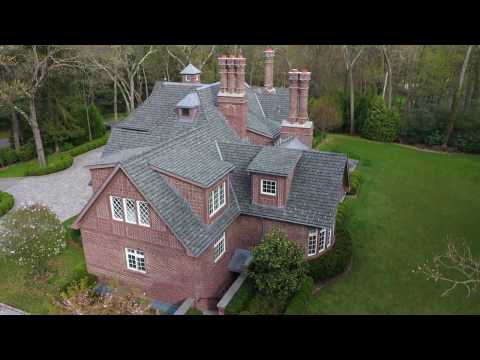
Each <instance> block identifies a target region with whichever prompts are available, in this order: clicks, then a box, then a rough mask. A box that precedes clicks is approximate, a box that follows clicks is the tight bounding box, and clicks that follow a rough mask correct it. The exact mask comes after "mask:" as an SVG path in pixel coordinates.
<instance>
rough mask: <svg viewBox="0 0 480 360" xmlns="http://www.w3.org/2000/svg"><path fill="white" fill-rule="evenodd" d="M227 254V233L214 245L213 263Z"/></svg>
mask: <svg viewBox="0 0 480 360" xmlns="http://www.w3.org/2000/svg"><path fill="white" fill-rule="evenodd" d="M224 253H225V233H223V235H222V236H221V237H220V239H218V240H217V241H215V244H213V261H214V262H217V260H218V259H220V258H221V257H222V255H223V254H224Z"/></svg>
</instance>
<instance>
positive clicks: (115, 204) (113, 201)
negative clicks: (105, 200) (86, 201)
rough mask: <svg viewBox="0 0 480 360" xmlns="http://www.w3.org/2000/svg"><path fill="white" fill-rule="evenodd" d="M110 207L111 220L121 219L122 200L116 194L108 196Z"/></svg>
mask: <svg viewBox="0 0 480 360" xmlns="http://www.w3.org/2000/svg"><path fill="white" fill-rule="evenodd" d="M110 207H111V209H112V218H113V220H117V221H123V201H122V198H119V197H117V196H110Z"/></svg>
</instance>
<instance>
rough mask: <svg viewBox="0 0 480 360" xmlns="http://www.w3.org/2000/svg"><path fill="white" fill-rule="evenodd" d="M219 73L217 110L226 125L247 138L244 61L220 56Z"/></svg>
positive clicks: (241, 57) (231, 56) (241, 56)
mask: <svg viewBox="0 0 480 360" xmlns="http://www.w3.org/2000/svg"><path fill="white" fill-rule="evenodd" d="M218 65H219V73H220V90H219V92H218V95H217V96H218V109H219V110H220V111H221V112H222V114H223V116H225V119H226V121H227V124H228V125H229V126H230V128H232V129H233V130H234V131H235V132H236V133H237V135H238V136H239V137H241V138H246V137H247V114H248V100H247V97H246V94H245V65H246V59H245V58H244V57H243V55H242V54H241V53H240V54H239V55H238V56H234V55H230V56H228V57H227V56H223V55H222V56H220V57H219V58H218Z"/></svg>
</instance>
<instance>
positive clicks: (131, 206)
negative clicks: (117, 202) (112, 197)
mask: <svg viewBox="0 0 480 360" xmlns="http://www.w3.org/2000/svg"><path fill="white" fill-rule="evenodd" d="M123 207H124V210H125V221H126V222H127V223H129V224H136V223H137V211H136V206H135V200H132V199H123Z"/></svg>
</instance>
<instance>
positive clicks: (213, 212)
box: [207, 181, 227, 217]
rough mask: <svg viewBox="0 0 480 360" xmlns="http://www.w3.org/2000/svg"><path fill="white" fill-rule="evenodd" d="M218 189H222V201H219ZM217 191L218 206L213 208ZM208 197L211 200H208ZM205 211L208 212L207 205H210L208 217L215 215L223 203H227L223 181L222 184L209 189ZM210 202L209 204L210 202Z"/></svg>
mask: <svg viewBox="0 0 480 360" xmlns="http://www.w3.org/2000/svg"><path fill="white" fill-rule="evenodd" d="M220 189H222V190H223V202H220V198H221V197H220ZM216 191H218V207H217V208H216V209H215V206H216V202H215V194H214V193H215V192H216ZM210 199H211V200H212V201H210ZM207 202H208V203H207V212H209V210H210V209H209V207H210V205H212V212H211V213H209V214H208V217H212V216H213V215H215V214H216V213H217V212H219V211H220V210H221V209H223V207H224V206H225V204H226V203H227V194H226V186H225V181H224V182H222V184H220V185H217V186H215V188H214V189H213V190H211V191H210V193H209V194H208V200H207ZM210 203H211V204H210Z"/></svg>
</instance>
